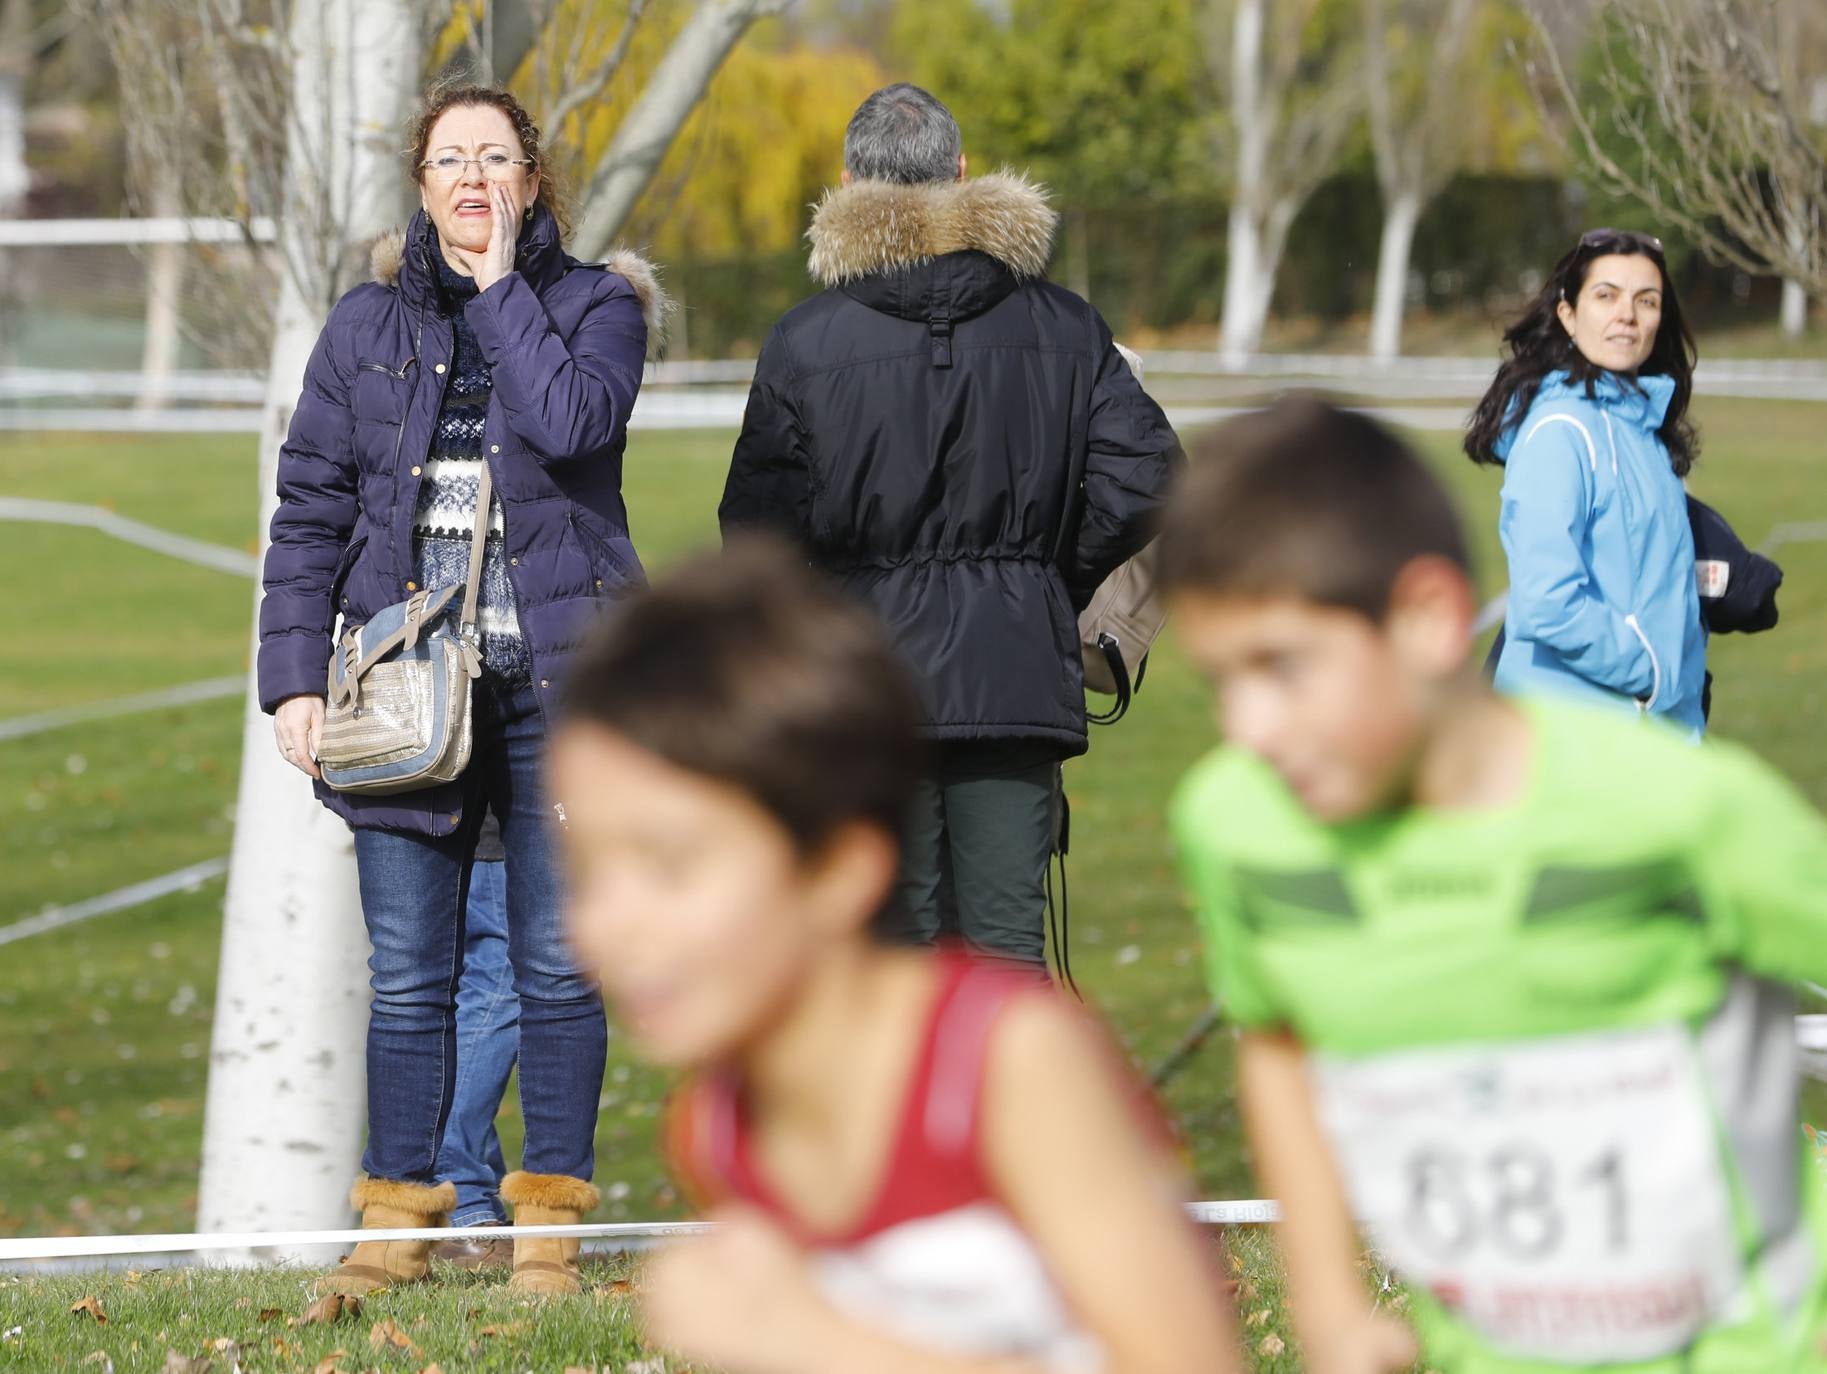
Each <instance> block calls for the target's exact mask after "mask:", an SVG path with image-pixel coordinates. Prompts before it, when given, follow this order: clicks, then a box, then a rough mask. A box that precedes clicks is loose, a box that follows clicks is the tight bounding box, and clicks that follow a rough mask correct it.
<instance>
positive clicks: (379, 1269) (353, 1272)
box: [317, 1178, 457, 1297]
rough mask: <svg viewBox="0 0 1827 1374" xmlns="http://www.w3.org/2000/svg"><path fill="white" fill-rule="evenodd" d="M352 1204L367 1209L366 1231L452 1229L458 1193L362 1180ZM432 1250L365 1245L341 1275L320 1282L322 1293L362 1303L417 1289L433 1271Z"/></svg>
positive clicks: (420, 1244) (422, 1243)
mask: <svg viewBox="0 0 1827 1374" xmlns="http://www.w3.org/2000/svg"><path fill="white" fill-rule="evenodd" d="M349 1201H350V1203H352V1204H353V1205H354V1206H356V1207H358V1208H360V1209H361V1213H362V1229H363V1230H365V1231H371V1230H379V1229H381V1228H392V1227H401V1228H406V1227H411V1228H415V1229H416V1228H420V1227H426V1226H448V1225H449V1224H450V1209H451V1208H453V1207H455V1206H456V1205H457V1189H456V1186H455V1185H454V1184H450V1183H440V1184H437V1185H436V1186H433V1185H431V1184H427V1183H395V1182H391V1181H389V1180H387V1179H384V1178H358V1179H356V1180H355V1187H354V1188H352V1189H350V1190H349ZM431 1247H432V1242H431V1241H428V1240H365V1241H363V1242H361V1244H359V1245H357V1246H356V1247H355V1249H354V1250H353V1251H352V1252H351V1253H350V1255H349V1258H348V1259H346V1260H344V1261H343V1262H342V1266H341V1267H340V1268H339V1269H337V1270H336V1271H335V1272H333V1273H329V1274H325V1275H324V1276H323V1277H322V1278H321V1279H319V1280H318V1281H317V1291H318V1292H319V1293H349V1294H354V1295H355V1296H357V1297H361V1296H363V1295H364V1294H368V1293H373V1292H375V1291H376V1290H378V1289H382V1288H391V1287H393V1286H394V1285H395V1284H397V1283H417V1282H418V1281H419V1280H420V1279H422V1278H424V1277H425V1275H426V1274H427V1272H429V1271H430V1269H431Z"/></svg>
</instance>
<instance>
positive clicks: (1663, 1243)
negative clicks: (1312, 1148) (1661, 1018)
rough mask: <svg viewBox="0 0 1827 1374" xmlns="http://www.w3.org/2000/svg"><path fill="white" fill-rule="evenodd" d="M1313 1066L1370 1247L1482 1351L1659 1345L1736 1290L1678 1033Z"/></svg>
mask: <svg viewBox="0 0 1827 1374" xmlns="http://www.w3.org/2000/svg"><path fill="white" fill-rule="evenodd" d="M1313 1077H1314V1085H1315V1090H1316V1092H1317V1095H1318V1098H1319V1104H1320V1112H1321V1116H1322V1119H1323V1120H1324V1122H1325V1126H1326V1130H1327V1132H1328V1134H1329V1135H1330V1137H1331V1140H1332V1145H1333V1150H1334V1153H1335V1154H1336V1156H1337V1158H1338V1160H1339V1162H1340V1166H1341V1168H1342V1169H1343V1172H1344V1174H1345V1177H1346V1183H1347V1186H1348V1188H1349V1189H1350V1192H1351V1198H1352V1204H1353V1206H1354V1208H1355V1209H1356V1212H1357V1215H1358V1217H1359V1219H1360V1220H1361V1221H1362V1222H1363V1223H1364V1225H1365V1227H1366V1229H1367V1231H1368V1232H1369V1234H1370V1238H1371V1241H1372V1243H1373V1244H1374V1245H1375V1246H1376V1248H1377V1251H1378V1253H1379V1254H1380V1255H1381V1256H1382V1257H1383V1258H1384V1259H1385V1260H1386V1261H1388V1263H1389V1264H1390V1265H1392V1266H1393V1267H1394V1268H1395V1269H1396V1270H1397V1271H1398V1272H1399V1273H1400V1274H1401V1275H1402V1276H1403V1277H1404V1278H1405V1279H1406V1280H1407V1281H1408V1282H1409V1283H1411V1284H1414V1285H1416V1286H1418V1287H1422V1288H1426V1289H1427V1290H1428V1291H1430V1292H1431V1293H1432V1294H1433V1296H1434V1297H1435V1299H1437V1300H1438V1301H1439V1302H1440V1303H1441V1304H1442V1305H1443V1306H1444V1307H1446V1308H1447V1309H1448V1310H1449V1311H1451V1312H1453V1313H1454V1314H1455V1315H1457V1316H1458V1317H1459V1318H1460V1319H1461V1320H1463V1321H1464V1322H1466V1323H1467V1324H1468V1325H1469V1326H1470V1327H1471V1328H1472V1329H1473V1330H1475V1331H1476V1332H1478V1333H1479V1335H1480V1336H1481V1337H1483V1339H1485V1340H1486V1341H1487V1342H1489V1344H1490V1345H1491V1346H1492V1347H1493V1348H1494V1349H1496V1350H1499V1351H1501V1352H1505V1353H1509V1354H1513V1355H1518V1356H1524V1357H1531V1358H1536V1359H1543V1360H1556V1361H1560V1362H1563V1363H1566V1364H1588V1363H1592V1364H1603V1363H1613V1362H1619V1363H1621V1362H1625V1361H1631V1360H1648V1359H1654V1358H1656V1357H1658V1356H1664V1355H1670V1354H1673V1353H1675V1352H1677V1351H1679V1350H1681V1349H1683V1348H1684V1347H1686V1346H1687V1345H1688V1344H1690V1343H1691V1342H1692V1341H1693V1339H1694V1337H1695V1336H1696V1335H1698V1334H1699V1332H1700V1331H1701V1330H1703V1329H1704V1328H1705V1327H1706V1326H1708V1325H1709V1324H1710V1323H1711V1322H1712V1321H1713V1320H1714V1318H1715V1315H1716V1314H1717V1313H1719V1312H1720V1311H1721V1310H1722V1309H1723V1308H1724V1307H1725V1306H1726V1304H1727V1303H1728V1302H1729V1301H1730V1300H1731V1299H1732V1296H1733V1294H1735V1293H1736V1292H1737V1291H1738V1288H1739V1286H1740V1283H1741V1281H1742V1279H1743V1267H1742V1264H1741V1261H1740V1257H1739V1246H1738V1243H1737V1240H1736V1237H1735V1235H1734V1231H1733V1225H1732V1212H1731V1206H1730V1201H1729V1199H1728V1196H1727V1189H1726V1181H1725V1179H1724V1177H1723V1176H1722V1173H1721V1167H1720V1163H1719V1155H1718V1148H1717V1146H1716V1144H1715V1130H1714V1126H1713V1122H1712V1118H1711V1114H1710V1113H1709V1111H1708V1110H1707V1105H1706V1100H1705V1098H1704V1095H1703V1093H1702V1090H1701V1082H1700V1075H1699V1068H1698V1065H1697V1064H1696V1063H1695V1060H1694V1055H1693V1051H1692V1046H1691V1042H1690V1039H1689V1036H1688V1033H1687V1032H1686V1030H1685V1029H1683V1028H1681V1027H1678V1026H1657V1027H1651V1028H1648V1029H1637V1030H1623V1031H1607V1032H1602V1033H1594V1034H1583V1035H1577V1036H1565V1037H1557V1038H1555V1039H1552V1040H1535V1041H1528V1042H1524V1043H1515V1044H1501V1045H1478V1046H1455V1047H1451V1048H1443V1049H1424V1050H1411V1051H1405V1052H1402V1053H1397V1054H1384V1055H1376V1056H1373V1057H1371V1058H1367V1059H1361V1060H1344V1059H1339V1058H1336V1057H1331V1056H1322V1055H1316V1056H1314V1059H1313Z"/></svg>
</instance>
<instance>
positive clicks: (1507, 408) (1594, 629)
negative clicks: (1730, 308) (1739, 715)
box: [1465, 229, 1706, 737]
mask: <svg viewBox="0 0 1827 1374" xmlns="http://www.w3.org/2000/svg"><path fill="white" fill-rule="evenodd" d="M1504 344H1505V346H1506V348H1507V350H1508V352H1509V356H1508V358H1507V359H1506V361H1505V362H1504V363H1503V365H1502V366H1501V367H1500V368H1499V369H1498V372H1497V377H1496V380H1495V381H1493V382H1492V383H1491V388H1490V390H1489V391H1487V392H1486V393H1485V396H1484V399H1483V400H1482V401H1480V402H1479V404H1478V409H1477V410H1476V411H1475V412H1474V413H1473V416H1472V423H1471V427H1470V430H1469V431H1468V433H1467V435H1466V440H1465V448H1466V452H1467V453H1468V454H1470V455H1471V457H1472V459H1473V461H1475V462H1480V463H1496V464H1499V465H1501V466H1502V467H1503V469H1504V480H1503V509H1502V514H1501V516H1500V518H1499V532H1500V533H1501V535H1502V537H1503V547H1504V554H1505V556H1506V557H1507V558H1508V560H1509V566H1510V600H1509V610H1508V613H1507V615H1506V617H1505V620H1504V633H1505V640H1504V647H1503V651H1502V655H1501V657H1500V658H1499V659H1498V663H1497V685H1498V687H1499V688H1500V689H1502V690H1505V691H1510V692H1524V693H1527V692H1560V693H1572V694H1576V695H1580V696H1585V697H1589V698H1593V699H1596V700H1599V701H1605V702H1612V703H1615V704H1617V705H1618V706H1619V707H1620V708H1621V709H1624V710H1629V711H1634V712H1640V713H1642V714H1646V715H1653V716H1658V717H1663V718H1665V719H1667V720H1669V721H1671V722H1673V723H1674V724H1675V725H1677V726H1678V727H1679V728H1681V729H1682V730H1684V731H1687V732H1689V733H1691V734H1693V735H1694V736H1696V737H1698V736H1699V735H1700V734H1701V733H1702V732H1703V731H1704V730H1705V728H1706V724H1705V718H1704V716H1703V714H1702V708H1701V697H1702V693H1703V691H1704V687H1705V681H1706V634H1705V631H1704V629H1703V628H1702V625H1701V620H1700V599H1699V594H1698V590H1697V588H1696V585H1695V580H1694V539H1693V534H1692V532H1691V531H1690V529H1689V526H1688V517H1687V496H1686V491H1685V489H1684V488H1683V486H1682V478H1683V477H1684V476H1686V474H1687V471H1688V469H1689V468H1690V467H1692V466H1693V463H1694V457H1695V454H1696V451H1697V448H1698V444H1697V441H1696V439H1695V435H1694V430H1693V427H1692V426H1691V425H1690V424H1689V423H1688V420H1687V404H1688V398H1689V396H1690V395H1691V393H1692V390H1693V370H1694V356H1695V355H1694V341H1693V337H1692V336H1691V335H1690V334H1689V332H1688V328H1687V324H1686V322H1685V321H1684V320H1683V319H1682V315H1681V305H1680V302H1679V301H1678V300H1677V299H1676V298H1675V292H1674V285H1673V283H1672V282H1670V281H1669V278H1668V268H1667V264H1666V262H1665V261H1664V259H1663V255H1662V244H1661V242H1660V241H1659V240H1657V239H1654V238H1651V237H1649V236H1648V235H1646V234H1638V233H1632V232H1630V231H1627V230H1620V229H1594V230H1591V231H1590V232H1588V233H1586V234H1584V235H1582V236H1581V237H1580V241H1579V243H1578V244H1577V245H1576V246H1575V247H1574V249H1573V251H1572V252H1570V253H1569V254H1567V256H1566V257H1564V258H1562V259H1561V261H1560V262H1559V263H1558V264H1556V266H1555V268H1554V271H1553V273H1552V274H1550V276H1549V278H1548V281H1547V283H1546V284H1545V285H1544V286H1543V287H1542V290H1541V292H1540V293H1539V294H1538V295H1537V296H1536V298H1535V300H1534V301H1533V302H1531V304H1530V306H1529V309H1528V311H1527V312H1526V313H1525V314H1524V315H1523V317H1522V318H1521V319H1520V320H1518V321H1517V322H1516V323H1515V324H1513V325H1512V326H1511V327H1510V328H1509V329H1508V330H1507V331H1506V332H1505V334H1504Z"/></svg>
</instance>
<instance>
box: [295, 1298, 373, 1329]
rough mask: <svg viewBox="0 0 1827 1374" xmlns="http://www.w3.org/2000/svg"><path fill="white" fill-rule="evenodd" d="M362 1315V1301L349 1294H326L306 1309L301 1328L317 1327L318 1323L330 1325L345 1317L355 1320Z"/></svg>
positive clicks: (299, 1320)
mask: <svg viewBox="0 0 1827 1374" xmlns="http://www.w3.org/2000/svg"><path fill="white" fill-rule="evenodd" d="M361 1315H362V1300H361V1299H360V1298H358V1297H354V1296H352V1295H351V1294H348V1293H325V1294H324V1295H323V1296H322V1297H321V1298H319V1299H318V1300H317V1301H316V1302H314V1303H312V1304H311V1305H310V1306H309V1307H307V1308H305V1313H304V1316H302V1317H300V1318H299V1319H298V1324H299V1325H300V1326H316V1325H317V1324H318V1323H320V1322H321V1323H323V1324H324V1325H326V1326H327V1325H329V1324H330V1323H332V1322H338V1321H341V1320H342V1319H343V1318H344V1317H348V1318H351V1319H354V1318H356V1317H359V1316H361Z"/></svg>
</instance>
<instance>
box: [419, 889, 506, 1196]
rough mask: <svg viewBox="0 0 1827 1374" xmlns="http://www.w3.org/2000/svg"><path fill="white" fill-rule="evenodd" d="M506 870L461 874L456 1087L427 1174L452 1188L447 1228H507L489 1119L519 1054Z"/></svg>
mask: <svg viewBox="0 0 1827 1374" xmlns="http://www.w3.org/2000/svg"><path fill="white" fill-rule="evenodd" d="M505 869H506V865H505V864H502V863H500V862H493V863H488V862H484V861H483V860H481V859H478V860H476V862H475V863H474V864H473V865H472V866H471V868H470V873H469V903H468V905H467V906H466V907H465V908H464V915H465V918H466V923H465V930H464V935H463V974H462V977H460V978H459V979H458V980H457V1083H456V1087H455V1089H454V1090H453V1092H452V1096H451V1102H450V1120H449V1121H448V1122H446V1123H445V1126H444V1140H443V1142H442V1143H441V1144H440V1145H439V1146H438V1162H437V1165H436V1169H435V1173H436V1177H437V1179H438V1181H439V1182H440V1183H442V1182H445V1181H446V1180H448V1181H449V1182H451V1183H454V1184H455V1185H456V1187H457V1209H456V1211H454V1212H452V1213H451V1214H450V1224H451V1225H452V1226H486V1225H487V1224H488V1223H490V1222H499V1221H506V1220H507V1212H506V1210H505V1209H504V1208H503V1207H502V1205H501V1195H500V1192H499V1189H500V1187H501V1179H502V1176H503V1175H504V1174H506V1173H507V1164H506V1162H505V1161H504V1160H503V1159H502V1158H501V1139H500V1137H499V1136H497V1135H496V1134H495V1115H496V1113H497V1112H499V1111H500V1110H501V1095H502V1094H503V1093H504V1092H506V1091H507V1081H508V1075H509V1074H510V1073H512V1072H513V1069H514V1056H515V1054H516V1053H517V1052H518V1050H519V1047H520V999H519V998H518V997H516V996H515V995H514V969H513V966H512V965H511V964H509V963H508V929H507V873H506V871H505Z"/></svg>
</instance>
